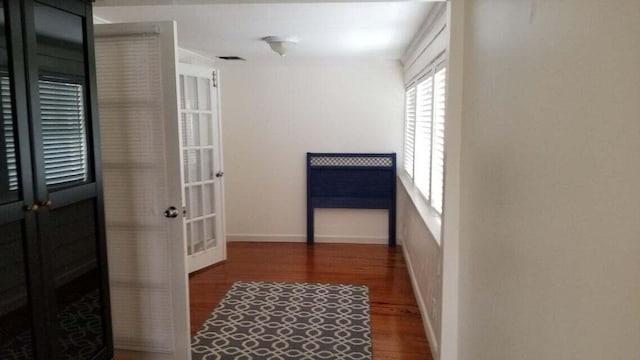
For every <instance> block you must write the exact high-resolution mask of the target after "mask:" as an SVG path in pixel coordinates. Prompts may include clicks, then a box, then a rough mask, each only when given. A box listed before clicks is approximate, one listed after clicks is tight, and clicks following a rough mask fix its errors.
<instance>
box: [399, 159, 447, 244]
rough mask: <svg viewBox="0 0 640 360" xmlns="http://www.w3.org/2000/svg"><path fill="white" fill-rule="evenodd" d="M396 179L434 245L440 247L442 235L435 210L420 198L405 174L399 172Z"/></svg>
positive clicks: (419, 194) (438, 215) (439, 219)
mask: <svg viewBox="0 0 640 360" xmlns="http://www.w3.org/2000/svg"><path fill="white" fill-rule="evenodd" d="M398 177H399V178H400V182H401V183H402V186H403V187H404V189H405V191H406V192H407V194H408V195H409V198H410V199H411V201H412V202H413V205H414V206H415V208H416V210H417V211H418V214H420V217H421V218H422V221H424V223H425V225H427V228H428V229H429V231H430V232H431V235H433V238H434V239H435V241H436V243H437V244H438V245H440V244H441V243H442V242H441V234H442V220H441V217H440V214H438V213H437V212H436V211H435V210H433V209H432V208H431V206H429V203H427V200H426V199H425V198H424V197H423V196H422V194H421V193H420V190H418V188H417V187H416V186H415V185H414V184H413V181H412V180H411V179H410V178H409V176H407V174H405V173H404V171H403V172H401V173H400V174H399V175H398Z"/></svg>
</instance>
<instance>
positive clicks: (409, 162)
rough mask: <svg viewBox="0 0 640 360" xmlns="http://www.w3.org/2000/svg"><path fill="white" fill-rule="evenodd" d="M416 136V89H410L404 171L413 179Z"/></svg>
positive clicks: (405, 126)
mask: <svg viewBox="0 0 640 360" xmlns="http://www.w3.org/2000/svg"><path fill="white" fill-rule="evenodd" d="M415 134H416V87H415V86H413V87H410V88H409V89H408V90H407V92H406V99H405V123H404V169H405V171H406V172H407V174H409V176H410V177H411V178H413V160H414V159H413V153H414V148H415Z"/></svg>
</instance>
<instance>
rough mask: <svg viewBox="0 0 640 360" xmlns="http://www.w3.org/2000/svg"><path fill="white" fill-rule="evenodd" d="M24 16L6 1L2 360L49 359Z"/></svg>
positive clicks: (0, 20)
mask: <svg viewBox="0 0 640 360" xmlns="http://www.w3.org/2000/svg"><path fill="white" fill-rule="evenodd" d="M20 10H21V9H20V4H19V2H18V1H7V0H3V1H0V100H1V102H0V103H1V106H0V234H2V236H0V359H46V358H48V349H47V347H46V341H45V339H46V335H47V334H46V327H43V326H41V325H42V324H44V323H45V322H46V317H45V313H44V302H43V283H42V281H41V279H40V274H41V273H40V271H41V269H40V266H39V264H40V262H39V261H40V260H39V253H38V251H37V238H36V236H37V233H36V213H35V212H34V211H27V210H26V209H27V207H28V206H31V205H33V204H34V193H33V181H32V172H31V151H30V143H29V122H28V115H27V102H26V98H27V92H26V83H25V78H24V71H25V68H24V65H23V64H24V58H23V50H24V49H23V47H22V17H21V14H20ZM8 19H11V21H10V22H9V21H8ZM30 209H33V208H30ZM37 339H38V340H37Z"/></svg>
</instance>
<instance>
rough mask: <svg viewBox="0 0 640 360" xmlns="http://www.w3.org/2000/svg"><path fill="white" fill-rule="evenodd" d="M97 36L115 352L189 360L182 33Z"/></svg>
mask: <svg viewBox="0 0 640 360" xmlns="http://www.w3.org/2000/svg"><path fill="white" fill-rule="evenodd" d="M95 30H96V54H97V70H98V71H97V75H98V89H99V92H98V93H99V97H100V99H99V101H100V118H101V129H102V138H103V140H102V144H103V146H102V151H103V168H104V188H105V195H106V206H105V209H106V221H107V237H108V246H109V258H110V263H111V264H112V265H111V269H112V270H111V272H110V276H111V289H112V303H113V328H114V337H115V346H116V349H124V350H131V351H136V352H137V353H134V354H133V355H132V354H131V353H128V354H127V355H128V356H132V357H133V358H140V359H142V358H147V357H149V358H171V359H176V360H178V359H180V360H182V359H189V358H190V338H189V318H188V290H187V270H186V255H185V254H186V248H185V243H184V232H183V227H182V220H181V218H182V214H181V211H178V216H177V217H176V218H173V217H165V215H164V213H165V210H167V209H168V208H169V207H170V206H173V207H175V208H176V209H181V207H182V204H183V203H184V202H183V191H182V187H181V175H180V174H181V172H180V168H181V156H180V141H181V139H180V129H179V121H178V95H177V91H178V85H177V73H176V67H175V61H176V60H175V59H176V39H175V36H176V35H175V24H174V23H140V24H109V25H97V26H96V27H95Z"/></svg>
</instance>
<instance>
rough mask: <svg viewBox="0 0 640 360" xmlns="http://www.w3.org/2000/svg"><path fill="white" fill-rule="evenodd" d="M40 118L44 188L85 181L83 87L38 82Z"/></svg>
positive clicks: (67, 83)
mask: <svg viewBox="0 0 640 360" xmlns="http://www.w3.org/2000/svg"><path fill="white" fill-rule="evenodd" d="M39 91H40V116H41V119H42V141H43V145H44V163H45V176H46V182H47V185H49V186H51V185H54V186H55V185H61V184H67V183H76V182H83V181H87V179H88V164H87V155H88V154H87V141H86V129H85V118H84V99H83V97H84V94H83V87H82V85H79V84H75V83H71V82H69V81H65V80H57V79H56V80H40V81H39Z"/></svg>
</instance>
